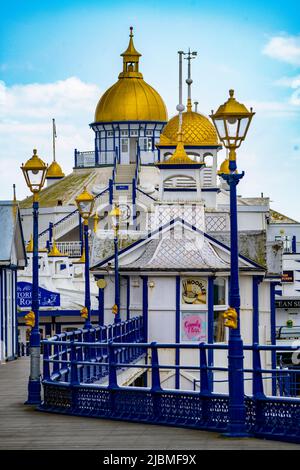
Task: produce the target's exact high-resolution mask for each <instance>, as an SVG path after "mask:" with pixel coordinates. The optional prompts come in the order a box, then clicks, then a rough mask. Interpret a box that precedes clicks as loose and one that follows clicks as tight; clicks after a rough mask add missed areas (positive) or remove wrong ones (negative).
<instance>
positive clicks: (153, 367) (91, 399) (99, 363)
mask: <svg viewBox="0 0 300 470" xmlns="http://www.w3.org/2000/svg"><path fill="white" fill-rule="evenodd" d="M140 326H141V325H140ZM107 328H110V327H107ZM117 328H120V327H118V326H117ZM137 330H139V328H137ZM137 330H135V331H137ZM98 331H99V330H98ZM120 331H121V330H119V333H118V332H117V330H115V338H116V339H117V340H118V342H111V341H110V340H109V339H108V337H107V336H105V339H104V341H103V338H102V337H100V336H99V337H98V338H97V334H96V336H94V337H91V335H95V332H93V331H92V330H90V331H86V332H85V333H84V332H83V333H80V334H79V333H77V340H74V339H71V340H69V341H68V344H67V346H66V339H64V340H62V339H59V340H56V339H55V340H44V342H43V343H44V348H45V353H44V354H45V357H44V379H43V386H44V402H43V404H42V405H41V407H40V409H42V410H46V411H53V412H60V413H66V414H74V415H85V416H97V417H103V418H112V419H120V420H129V421H137V422H148V423H156V424H166V425H175V426H184V427H191V428H198V429H206V430H214V431H225V430H226V429H227V425H228V421H229V411H228V410H229V396H228V394H226V393H214V392H213V387H212V381H213V378H212V377H213V374H214V373H216V372H217V371H219V372H222V373H226V374H228V368H227V367H221V366H216V365H210V363H209V361H208V358H209V354H208V352H209V351H212V350H224V351H226V350H227V349H228V346H227V345H226V344H222V345H220V344H217V345H216V344H215V345H214V344H204V343H201V344H191V343H189V344H174V343H171V344H169V343H167V344H157V343H138V345H137V339H138V341H139V340H140V339H141V338H142V333H141V330H139V331H140V333H139V334H138V336H137V338H136V339H135V340H134V341H133V342H126V343H125V342H124V339H125V336H124V335H123V336H121V333H120ZM81 334H82V335H83V334H86V335H89V340H88V341H87V338H83V339H85V340H84V341H82V340H81V337H80V335H81ZM134 334H137V333H136V332H135V333H134ZM71 335H72V334H71ZM71 335H70V336H69V338H71ZM78 335H79V336H78ZM113 336H114V335H113V333H112V334H111V337H113ZM120 338H122V340H120ZM51 347H54V354H53V355H51V354H50V352H49V348H51ZM59 348H61V350H59ZM283 348H285V349H284V350H285V351H288V350H289V351H293V352H295V350H297V347H289V346H285V347H283V346H281V347H277V346H270V345H267V346H264V345H258V344H254V345H251V346H245V347H244V351H245V352H247V351H250V353H252V355H253V368H251V369H244V373H245V374H251V375H252V388H253V393H252V395H249V396H246V397H245V405H246V429H247V432H248V433H249V435H253V436H256V437H263V438H269V439H278V440H285V441H290V442H299V443H300V399H295V398H282V397H274V396H267V395H266V393H265V390H264V377H263V374H271V375H272V374H275V375H276V374H277V373H279V372H280V373H281V372H282V371H280V370H278V369H272V368H271V369H263V368H262V367H261V365H260V364H261V363H260V353H261V351H269V352H270V351H274V350H276V349H279V350H283ZM166 349H174V350H177V351H181V350H185V349H189V350H190V349H197V350H198V352H199V356H198V357H199V363H198V364H196V365H191V364H174V363H173V364H163V363H161V361H159V353H158V351H159V350H166ZM141 358H143V360H137V359H141ZM50 365H51V367H52V371H50ZM128 368H129V369H135V370H138V371H139V372H140V374H142V373H144V372H147V380H148V379H149V381H150V386H145V387H133V386H122V384H120V383H119V381H120V377H122V373H123V372H124V370H127V369H128ZM172 369H173V370H175V373H177V374H178V373H179V371H180V370H181V369H184V370H185V371H191V370H192V371H198V373H199V378H200V380H199V383H200V386H199V390H198V391H187V390H179V389H176V390H170V388H168V389H163V387H162V385H161V375H160V371H165V370H172ZM103 377H106V382H105V383H103ZM101 379H102V383H101ZM147 380H146V383H147Z"/></svg>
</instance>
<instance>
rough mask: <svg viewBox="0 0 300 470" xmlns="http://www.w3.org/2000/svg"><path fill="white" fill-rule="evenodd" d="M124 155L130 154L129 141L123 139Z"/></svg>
mask: <svg viewBox="0 0 300 470" xmlns="http://www.w3.org/2000/svg"><path fill="white" fill-rule="evenodd" d="M121 145H122V153H127V152H128V139H121Z"/></svg>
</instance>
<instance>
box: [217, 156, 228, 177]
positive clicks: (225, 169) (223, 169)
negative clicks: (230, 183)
mask: <svg viewBox="0 0 300 470" xmlns="http://www.w3.org/2000/svg"><path fill="white" fill-rule="evenodd" d="M229 173H230V170H229V158H225V160H224V161H223V162H222V163H221V165H220V169H219V171H218V175H222V174H225V175H229Z"/></svg>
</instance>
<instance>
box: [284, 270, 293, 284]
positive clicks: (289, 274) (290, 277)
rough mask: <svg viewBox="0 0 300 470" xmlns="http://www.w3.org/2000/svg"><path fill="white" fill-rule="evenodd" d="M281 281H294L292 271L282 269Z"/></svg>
mask: <svg viewBox="0 0 300 470" xmlns="http://www.w3.org/2000/svg"><path fill="white" fill-rule="evenodd" d="M281 282H294V271H282V276H281Z"/></svg>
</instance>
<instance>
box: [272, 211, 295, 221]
mask: <svg viewBox="0 0 300 470" xmlns="http://www.w3.org/2000/svg"><path fill="white" fill-rule="evenodd" d="M270 223H271V224H299V222H297V220H294V219H291V218H290V217H287V216H286V215H284V214H281V213H280V212H277V211H274V209H270Z"/></svg>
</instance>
